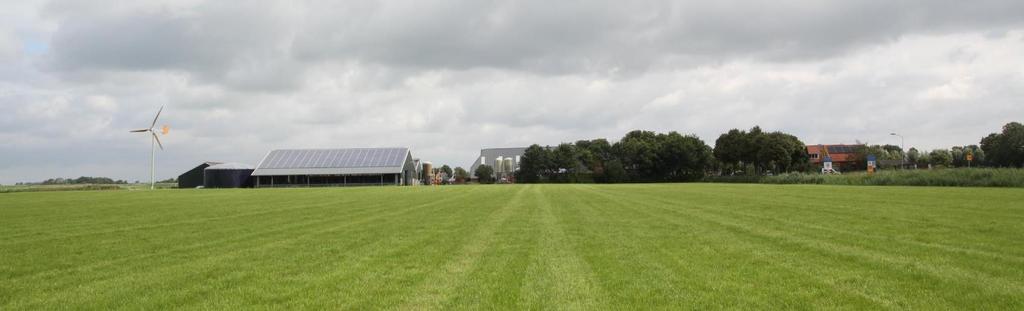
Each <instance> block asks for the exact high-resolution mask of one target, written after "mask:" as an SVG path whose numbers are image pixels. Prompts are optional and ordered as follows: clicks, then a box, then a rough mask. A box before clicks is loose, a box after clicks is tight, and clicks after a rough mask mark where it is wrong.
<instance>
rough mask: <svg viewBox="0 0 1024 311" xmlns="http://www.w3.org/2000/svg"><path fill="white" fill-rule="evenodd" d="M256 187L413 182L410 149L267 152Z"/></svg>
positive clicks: (256, 174) (254, 175)
mask: <svg viewBox="0 0 1024 311" xmlns="http://www.w3.org/2000/svg"><path fill="white" fill-rule="evenodd" d="M252 178H253V183H254V186H255V187H257V188H259V187H301V186H357V185H411V184H413V179H415V178H417V176H416V167H415V165H414V164H413V159H412V153H410V152H409V148H348V149H281V150H273V151H270V152H269V153H267V155H266V156H265V157H264V158H263V160H262V161H260V163H259V164H258V165H256V170H255V171H253V173H252Z"/></svg>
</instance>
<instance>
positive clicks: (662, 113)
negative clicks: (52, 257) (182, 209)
mask: <svg viewBox="0 0 1024 311" xmlns="http://www.w3.org/2000/svg"><path fill="white" fill-rule="evenodd" d="M1022 5H1024V4H1022V3H1020V2H1019V1H1005V2H999V1H989V0H985V1H975V2H963V3H961V2H953V1H928V2H925V1H901V2H882V1H846V2H836V1H832V2H820V1H773V2H735V1H732V2H730V1H726V2H721V1H718V2H714V3H711V2H700V3H698V2H668V1H665V2H643V3H640V4H637V3H629V2H621V1H615V2H613V1H605V2H601V1H586V2H574V1H557V2H539V1H515V2H500V1H409V2H403V1H387V2H381V1H374V2H371V1H338V2H326V1H325V2H321V1H315V0H311V1H280V2H228V1H217V2H204V1H192V2H187V1H176V0H166V1H163V0H161V1H160V2H131V3H122V2H117V3H116V4H115V3H104V2H100V1H95V0H91V1H77V2H66V1H58V2H53V3H50V4H48V5H47V6H46V7H45V8H42V9H39V10H40V11H39V12H31V11H30V12H22V11H18V12H21V13H18V14H15V15H18V16H30V17H31V16H38V20H34V19H33V18H21V19H0V26H3V29H27V30H24V31H26V33H25V34H22V33H18V34H17V35H15V36H8V39H9V40H7V41H9V42H7V43H5V45H7V46H11V45H12V44H13V45H18V44H20V43H19V42H14V41H12V40H16V39H20V38H23V37H32V38H45V39H47V40H48V42H49V45H48V50H46V51H45V53H43V54H42V55H34V54H29V53H13V54H12V53H7V54H8V56H9V57H8V60H7V62H6V63H3V66H0V107H2V108H3V110H4V111H5V112H9V113H5V114H0V142H2V143H0V162H3V163H6V164H4V165H3V166H0V182H3V183H10V182H14V181H30V180H41V179H45V178H49V177H56V176H71V175H108V176H111V177H115V178H128V179H132V180H134V179H145V178H147V177H148V176H147V174H146V173H147V172H146V168H147V166H148V163H147V162H148V152H149V150H148V147H149V146H148V141H147V140H146V139H145V137H136V136H133V135H130V134H129V133H127V132H126V130H128V129H131V128H134V127H138V126H139V125H140V124H145V123H146V122H148V120H149V118H151V116H152V113H153V112H154V111H155V110H156V109H157V107H159V106H161V105H165V106H167V109H166V110H165V114H164V117H163V121H161V124H169V125H171V128H172V130H171V134H170V135H168V136H166V137H165V138H164V139H165V141H164V142H165V144H166V146H167V147H168V149H167V150H166V151H164V152H162V153H160V154H159V155H158V174H159V175H158V177H160V178H167V177H172V176H174V175H177V174H178V173H180V172H182V171H184V170H185V169H188V168H190V167H191V166H193V165H194V164H195V163H198V162H199V161H204V160H225V161H238V162H248V163H253V164H255V162H256V161H258V160H259V159H260V157H262V156H263V154H264V153H265V152H266V151H267V150H269V149H272V148H284V147H344V146H409V147H412V148H413V150H414V154H415V155H416V156H417V157H422V158H424V159H428V160H432V161H434V162H435V163H448V164H453V165H466V164H468V162H469V161H470V160H471V159H472V157H473V156H474V154H476V152H477V151H478V149H479V148H481V147H503V146H516V145H528V144H531V143H541V144H557V143H559V142H564V141H574V140H578V139H589V138H597V137H605V138H609V139H613V140H614V139H617V138H620V137H621V136H622V134H623V133H625V132H626V131H628V130H632V129H649V130H658V131H671V130H675V131H680V132H683V133H696V134H698V135H699V136H700V137H701V138H702V139H704V140H705V141H706V142H708V143H712V142H713V141H714V139H715V138H716V137H717V135H718V134H720V133H721V132H723V131H726V130H728V129H730V128H734V127H735V128H749V127H750V126H753V125H755V124H760V125H762V126H763V127H765V128H769V129H773V130H774V129H778V130H783V131H787V132H791V133H794V134H796V135H798V136H800V137H801V138H802V139H804V140H805V141H806V142H808V143H818V142H821V143H833V142H853V141H855V140H862V141H870V142H880V143H881V142H886V141H885V140H886V139H891V138H890V137H888V136H887V133H888V132H889V131H901V132H904V134H906V136H907V138H908V140H907V143H908V144H909V145H913V146H917V147H922V148H936V147H947V146H949V145H954V144H967V143H976V142H977V140H978V139H979V138H980V137H981V136H983V135H985V134H987V133H988V132H991V131H994V130H996V129H997V128H998V127H999V126H1000V125H1001V124H1003V123H1005V122H1007V121H1012V120H1014V119H1019V117H1020V116H1022V115H1024V111H1022V109H1024V106H1022V105H1021V103H1020V102H1019V98H1024V94H1022V91H1021V90H1024V87H1022V86H1024V63H1022V61H1021V58H1020V57H1019V55H1021V54H1024V28H1022V27H1024V25H1022V24H1021V19H1022V18H1020V16H1019V15H1020V14H1019V13H1018V12H1022V11H1024V10H1021V8H1022ZM0 6H2V7H3V9H7V8H8V7H7V5H6V4H5V5H0ZM28 7H30V8H31V7H32V6H31V5H30V6H28ZM19 10H21V9H19ZM3 11H4V10H0V12H3ZM22 13H23V14H22ZM37 13H38V14H37ZM3 14H4V13H0V15H3ZM26 22H31V23H32V24H28V25H23V24H21V23H26ZM47 40H43V41H47ZM12 42H13V43H12ZM9 49H10V48H8V50H9ZM0 62H2V61H0ZM111 103H112V104H111ZM1016 121H1020V120H1016ZM79 154H81V155H80V156H77V155H79Z"/></svg>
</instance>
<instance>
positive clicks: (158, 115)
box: [149, 106, 164, 128]
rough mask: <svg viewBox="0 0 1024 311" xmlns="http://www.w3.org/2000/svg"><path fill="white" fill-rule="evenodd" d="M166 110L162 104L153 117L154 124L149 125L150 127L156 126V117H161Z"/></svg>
mask: <svg viewBox="0 0 1024 311" xmlns="http://www.w3.org/2000/svg"><path fill="white" fill-rule="evenodd" d="M163 111H164V106H160V110H157V111H156V117H154V118H153V124H150V125H149V128H153V127H154V126H156V119H159V118H160V113H161V112H163Z"/></svg>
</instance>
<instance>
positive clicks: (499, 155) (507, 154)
mask: <svg viewBox="0 0 1024 311" xmlns="http://www.w3.org/2000/svg"><path fill="white" fill-rule="evenodd" d="M524 152H526V148H525V147H524V148H489V149H480V156H479V157H477V158H476V160H474V161H473V165H472V166H470V167H469V174H470V176H471V177H472V178H474V179H476V178H478V177H479V176H476V168H478V167H480V165H484V164H486V165H490V166H491V168H493V169H494V175H495V176H491V177H495V178H498V177H502V176H497V175H499V174H504V175H508V176H509V177H511V176H512V175H513V173H514V172H515V171H516V170H517V169H519V160H520V158H522V157H523V153H524ZM509 166H511V167H509Z"/></svg>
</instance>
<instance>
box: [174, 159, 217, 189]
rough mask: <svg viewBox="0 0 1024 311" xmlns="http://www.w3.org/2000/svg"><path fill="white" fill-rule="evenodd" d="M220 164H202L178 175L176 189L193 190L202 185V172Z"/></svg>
mask: <svg viewBox="0 0 1024 311" xmlns="http://www.w3.org/2000/svg"><path fill="white" fill-rule="evenodd" d="M220 163H221V162H203V164H199V166H196V167H195V168H192V169H191V170H188V172H185V173H184V174H181V175H178V188H195V187H199V186H202V185H203V170H205V169H206V168H207V167H210V165H217V164H220Z"/></svg>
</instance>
